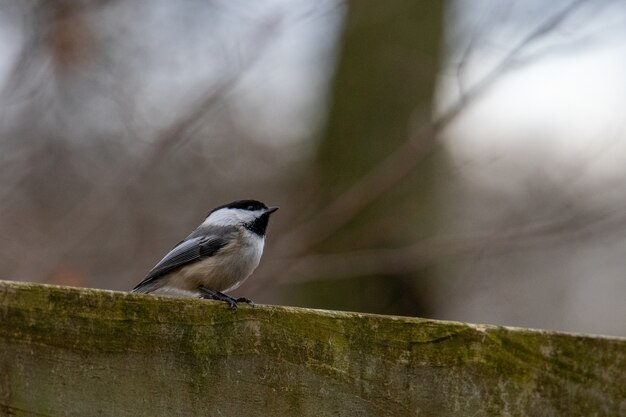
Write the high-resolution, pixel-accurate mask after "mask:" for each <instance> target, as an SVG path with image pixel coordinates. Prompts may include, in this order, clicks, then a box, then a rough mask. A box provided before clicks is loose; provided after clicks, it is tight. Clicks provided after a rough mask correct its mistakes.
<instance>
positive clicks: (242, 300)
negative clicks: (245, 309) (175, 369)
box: [235, 297, 254, 305]
mask: <svg viewBox="0 0 626 417" xmlns="http://www.w3.org/2000/svg"><path fill="white" fill-rule="evenodd" d="M235 301H237V302H238V303H246V304H249V305H254V303H253V302H252V300H251V299H249V298H246V297H239V298H237V299H236V300H235Z"/></svg>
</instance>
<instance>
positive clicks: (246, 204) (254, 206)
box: [209, 200, 267, 214]
mask: <svg viewBox="0 0 626 417" xmlns="http://www.w3.org/2000/svg"><path fill="white" fill-rule="evenodd" d="M223 208H230V209H241V210H250V211H256V210H264V209H267V206H266V205H265V204H263V203H261V202H260V201H257V200H237V201H233V202H232V203H228V204H224V205H222V206H219V207H215V208H214V209H213V210H211V212H210V213H209V214H211V213H213V212H214V211H217V210H220V209H223Z"/></svg>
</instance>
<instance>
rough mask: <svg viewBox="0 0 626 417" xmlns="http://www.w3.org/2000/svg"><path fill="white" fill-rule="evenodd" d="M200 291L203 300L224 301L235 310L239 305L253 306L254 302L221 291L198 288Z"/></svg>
mask: <svg viewBox="0 0 626 417" xmlns="http://www.w3.org/2000/svg"><path fill="white" fill-rule="evenodd" d="M198 289H199V290H200V296H201V297H202V298H204V299H207V300H218V301H224V302H226V303H228V306H229V307H230V308H231V309H233V310H236V309H237V303H246V304H252V301H250V300H249V299H248V298H245V297H239V298H233V297H231V296H230V295H226V294H224V293H221V292H219V291H213V290H210V289H208V288H206V287H203V286H200V287H198Z"/></svg>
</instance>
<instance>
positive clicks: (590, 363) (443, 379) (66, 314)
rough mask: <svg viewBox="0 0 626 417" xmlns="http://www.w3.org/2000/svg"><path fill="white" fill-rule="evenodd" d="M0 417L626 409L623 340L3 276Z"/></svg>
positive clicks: (595, 412)
mask: <svg viewBox="0 0 626 417" xmlns="http://www.w3.org/2000/svg"><path fill="white" fill-rule="evenodd" d="M0 315H1V326H0V345H1V346H0V367H1V370H0V413H2V415H4V416H76V417H87V416H133V417H140V416H279V417H280V416H509V415H510V416H556V415H559V416H620V415H621V416H626V340H624V339H617V338H606V337H589V336H581V335H569V334H559V333H551V332H543V331H534V330H524V329H511V328H502V327H490V326H476V325H469V324H464V323H453V322H441V321H433V320H422V319H416V318H404V317H387V316H376V315H367V314H356V313H343V312H330V311H319V310H307V309H300V308H289V307H269V306H256V307H247V306H243V307H240V308H239V310H237V311H232V310H229V309H228V308H226V306H225V305H224V304H223V303H218V302H212V301H203V300H183V299H172V298H170V299H168V298H156V297H151V296H145V295H134V294H127V293H122V292H111V291H103V290H91V289H77V288H66V287H55V286H44V285H36V284H23V283H14V282H3V281H0Z"/></svg>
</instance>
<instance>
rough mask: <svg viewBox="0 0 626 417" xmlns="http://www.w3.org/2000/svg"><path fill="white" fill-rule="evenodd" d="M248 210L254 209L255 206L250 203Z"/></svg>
mask: <svg viewBox="0 0 626 417" xmlns="http://www.w3.org/2000/svg"><path fill="white" fill-rule="evenodd" d="M246 210H250V211H253V210H254V206H252V205H250V206H248V207H246Z"/></svg>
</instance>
